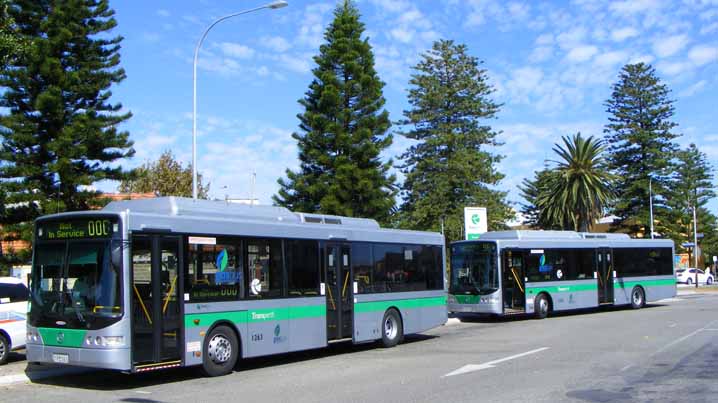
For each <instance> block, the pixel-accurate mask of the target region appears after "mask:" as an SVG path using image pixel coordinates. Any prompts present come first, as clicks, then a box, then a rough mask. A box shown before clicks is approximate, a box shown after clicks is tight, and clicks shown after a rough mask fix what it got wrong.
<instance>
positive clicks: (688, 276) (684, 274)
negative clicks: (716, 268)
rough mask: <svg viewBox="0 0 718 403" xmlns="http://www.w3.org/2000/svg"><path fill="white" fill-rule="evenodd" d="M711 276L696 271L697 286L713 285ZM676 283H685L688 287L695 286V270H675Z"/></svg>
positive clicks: (699, 270)
mask: <svg viewBox="0 0 718 403" xmlns="http://www.w3.org/2000/svg"><path fill="white" fill-rule="evenodd" d="M713 280H714V279H713V275H712V274H710V273H705V272H704V271H703V270H701V269H698V284H708V285H711V284H713ZM676 282H678V283H686V284H688V285H691V284H695V282H696V269H694V268H692V267H691V268H688V269H678V270H676Z"/></svg>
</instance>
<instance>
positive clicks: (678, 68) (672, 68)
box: [656, 62, 693, 76]
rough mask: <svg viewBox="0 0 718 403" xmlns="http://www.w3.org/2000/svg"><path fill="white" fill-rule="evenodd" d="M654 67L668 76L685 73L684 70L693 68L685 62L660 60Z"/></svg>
mask: <svg viewBox="0 0 718 403" xmlns="http://www.w3.org/2000/svg"><path fill="white" fill-rule="evenodd" d="M656 67H657V68H658V70H660V71H661V72H662V73H664V74H667V75H669V76H676V75H679V74H681V73H685V72H687V71H689V70H691V68H693V66H692V65H691V64H690V63H687V62H661V63H658V65H657V66H656Z"/></svg>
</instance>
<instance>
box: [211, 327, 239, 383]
mask: <svg viewBox="0 0 718 403" xmlns="http://www.w3.org/2000/svg"><path fill="white" fill-rule="evenodd" d="M238 358H239V342H238V341H237V336H236V335H235V333H234V331H233V330H232V329H230V328H229V327H227V326H222V325H220V326H217V327H215V328H214V329H212V331H211V332H210V333H209V335H207V337H206V338H205V339H204V354H203V358H202V372H204V374H205V375H207V376H221V375H226V374H228V373H230V372H232V370H233V369H234V366H235V365H236V364H237V359H238Z"/></svg>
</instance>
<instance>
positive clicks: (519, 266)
mask: <svg viewBox="0 0 718 403" xmlns="http://www.w3.org/2000/svg"><path fill="white" fill-rule="evenodd" d="M503 256H504V258H503V261H502V262H501V263H502V264H501V266H502V269H503V270H502V277H501V286H502V287H501V288H502V289H503V290H504V292H503V299H504V312H505V313H516V312H517V311H519V312H524V311H525V309H526V289H525V283H524V277H525V275H524V273H525V268H524V259H523V255H522V254H521V252H518V251H511V250H508V251H504V253H503Z"/></svg>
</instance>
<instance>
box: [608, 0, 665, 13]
mask: <svg viewBox="0 0 718 403" xmlns="http://www.w3.org/2000/svg"><path fill="white" fill-rule="evenodd" d="M660 8H661V2H660V1H657V0H624V1H618V2H614V3H611V5H610V6H609V9H610V10H611V11H613V12H615V13H617V14H623V15H633V14H638V13H644V12H646V11H652V10H657V9H660Z"/></svg>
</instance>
